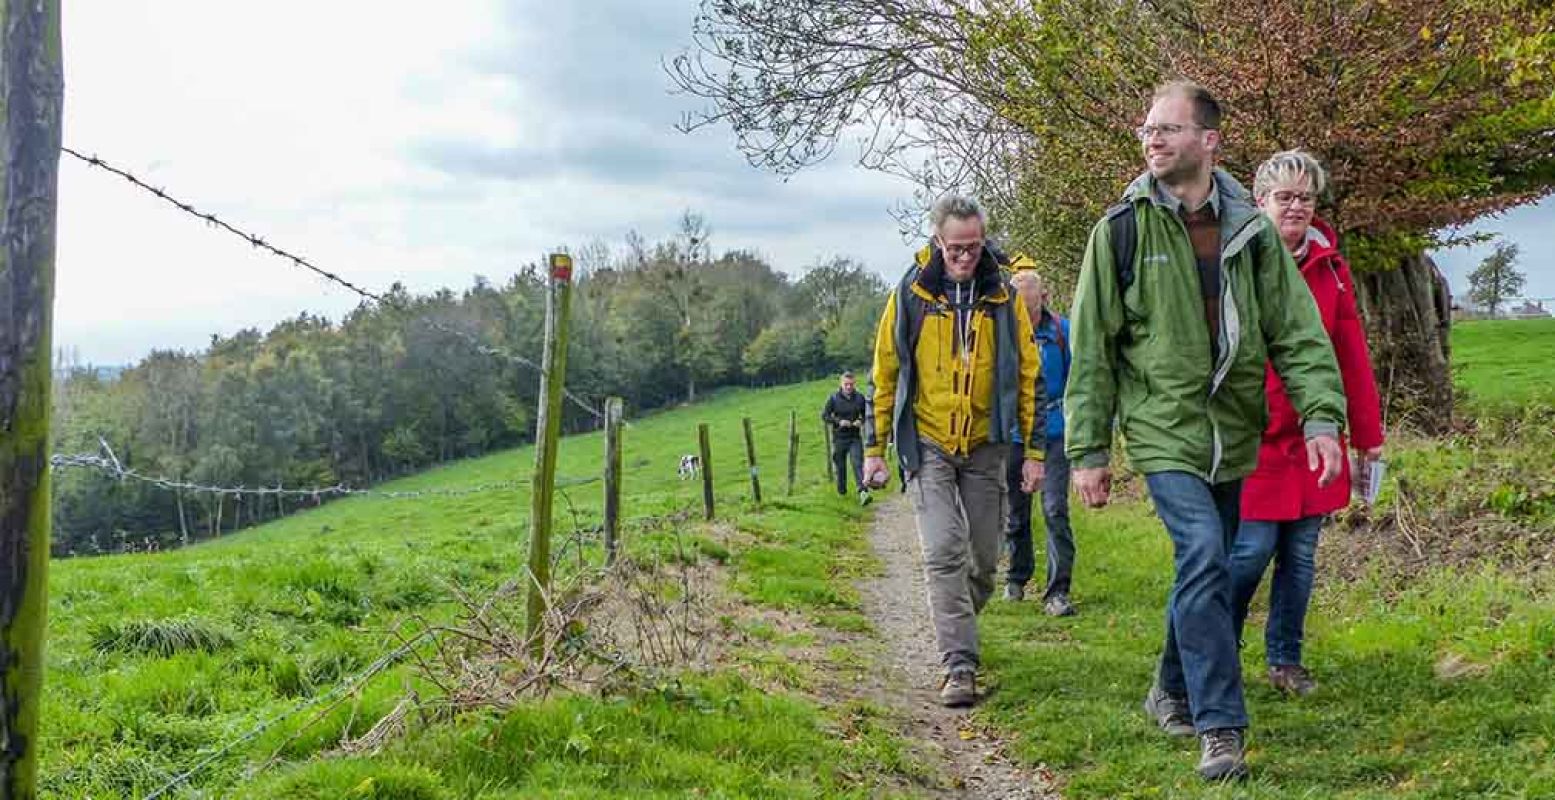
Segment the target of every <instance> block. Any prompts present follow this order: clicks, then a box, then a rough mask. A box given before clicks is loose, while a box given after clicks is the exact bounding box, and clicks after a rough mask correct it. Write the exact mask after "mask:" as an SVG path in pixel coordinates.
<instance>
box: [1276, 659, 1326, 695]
mask: <svg viewBox="0 0 1555 800" xmlns="http://www.w3.org/2000/svg"><path fill="white" fill-rule="evenodd" d="M1269 683H1270V684H1271V685H1272V686H1274V688H1275V689H1276V690H1278V691H1279V692H1280V693H1281V694H1293V695H1295V696H1297V697H1306V696H1307V695H1309V694H1312V692H1314V691H1316V690H1317V681H1314V680H1312V673H1310V672H1307V668H1306V667H1303V666H1301V665H1300V664H1276V665H1274V666H1272V667H1270V668H1269Z"/></svg>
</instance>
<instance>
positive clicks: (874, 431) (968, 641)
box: [864, 196, 1043, 707]
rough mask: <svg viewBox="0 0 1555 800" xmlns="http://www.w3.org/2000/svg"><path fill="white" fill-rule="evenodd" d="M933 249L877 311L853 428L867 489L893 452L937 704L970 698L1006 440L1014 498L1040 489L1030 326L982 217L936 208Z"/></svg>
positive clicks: (997, 530)
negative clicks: (911, 525) (903, 485)
mask: <svg viewBox="0 0 1555 800" xmlns="http://www.w3.org/2000/svg"><path fill="white" fill-rule="evenodd" d="M930 221H931V222H932V224H933V228H934V239H933V241H932V243H931V244H930V246H929V248H928V249H927V251H926V252H925V253H922V254H920V255H919V260H918V263H916V264H914V265H913V267H912V268H911V269H909V270H908V271H907V274H906V275H904V276H903V277H902V280H901V283H900V284H899V285H898V286H897V287H896V290H895V291H893V292H892V293H891V296H890V298H889V299H888V300H887V301H886V307H885V313H884V314H883V315H882V316H881V319H880V327H879V329H878V331H877V332H876V336H875V364H874V371H873V374H872V383H873V387H872V390H871V391H870V392H868V393H866V398H867V399H868V400H869V403H870V405H871V409H870V412H869V413H868V414H866V415H865V424H866V430H865V442H864V475H865V480H867V481H870V482H871V483H872V484H873V485H875V486H877V487H878V486H882V485H884V484H885V482H886V479H887V475H888V473H887V471H886V464H885V446H886V442H887V441H893V440H894V441H895V443H896V454H897V459H898V461H899V462H900V463H899V466H900V468H901V471H902V474H903V476H904V478H905V479H906V481H907V493H908V495H909V496H911V498H912V503H913V510H914V512H915V513H916V515H917V521H918V536H919V539H920V540H921V542H922V545H923V567H924V574H925V576H926V578H927V579H928V588H929V610H930V613H931V615H932V617H933V621H934V636H935V641H936V643H937V645H938V647H939V651H940V661H941V666H942V667H943V668H944V669H945V678H944V682H943V683H942V684H941V686H940V702H942V703H943V704H945V705H947V706H953V707H960V706H968V705H971V704H972V703H973V702H974V701H975V700H976V698H977V684H976V678H977V667H978V662H979V651H978V641H977V614H978V612H980V611H981V610H982V608H983V606H984V605H985V604H986V603H987V602H988V598H989V597H991V596H992V595H993V591H994V579H995V574H996V571H997V569H998V561H999V543H1000V540H1001V536H1002V533H1003V526H1004V513H1005V469H1006V466H1005V459H1006V458H1007V457H1008V455H1009V447H1008V444H1009V440H1010V438H1011V437H1010V433H1011V432H1012V431H1014V430H1016V429H1017V428H1016V426H1017V425H1018V426H1019V428H1018V429H1019V430H1020V431H1022V432H1023V433H1024V434H1025V435H1024V436H1023V441H1026V442H1035V443H1038V444H1036V446H1035V447H1028V448H1027V449H1026V451H1025V462H1024V464H1022V466H1021V475H1022V482H1021V489H1022V490H1023V491H1025V492H1027V493H1030V492H1032V491H1034V490H1035V489H1036V488H1037V486H1038V485H1039V484H1040V483H1041V481H1042V453H1043V451H1042V446H1041V444H1040V443H1041V442H1042V441H1043V436H1042V435H1041V434H1042V430H1041V429H1040V428H1034V427H1033V426H1034V425H1036V424H1037V414H1036V384H1037V375H1038V371H1039V369H1040V364H1039V363H1038V358H1039V357H1038V354H1037V349H1036V345H1035V343H1034V341H1033V338H1032V328H1031V319H1030V317H1028V316H1027V315H1026V311H1025V308H1024V306H1022V304H1021V303H1020V302H1019V300H1018V299H1017V298H1016V296H1015V293H1014V292H1013V291H1011V290H1010V288H1009V286H1008V285H1007V284H1006V282H1005V280H1004V278H1003V276H1002V275H1001V273H1000V270H999V266H1000V265H999V259H998V257H997V256H996V255H995V253H994V252H993V251H992V250H991V249H990V248H988V247H987V246H986V245H985V243H984V233H985V227H984V218H983V212H982V209H981V208H979V207H978V205H977V204H976V203H974V202H972V201H971V200H969V199H966V198H963V197H955V196H951V197H946V198H944V199H942V200H940V201H939V202H938V203H936V204H935V205H934V209H933V212H932V214H931V217H930Z"/></svg>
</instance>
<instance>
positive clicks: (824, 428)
mask: <svg viewBox="0 0 1555 800" xmlns="http://www.w3.org/2000/svg"><path fill="white" fill-rule="evenodd" d="M821 441H822V442H824V443H825V447H824V449H825V451H826V452H824V453H822V455H823V456H825V457H826V480H828V481H835V480H836V479H837V472H836V467H835V466H834V465H833V464H832V461H831V448H832V443H831V425H829V424H827V422H826V421H825V420H821Z"/></svg>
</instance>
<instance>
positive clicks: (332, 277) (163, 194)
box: [59, 145, 384, 303]
mask: <svg viewBox="0 0 1555 800" xmlns="http://www.w3.org/2000/svg"><path fill="white" fill-rule="evenodd" d="M59 149H60V151H61V152H63V153H64V154H66V155H68V156H71V157H73V158H76V159H78V160H80V161H82V162H83V163H85V164H86V165H87V166H89V167H96V168H98V169H100V170H103V171H104V172H108V173H111V174H113V175H117V176H119V177H120V178H123V179H124V180H126V181H129V183H130V184H131V185H133V186H135V187H136V188H138V189H140V190H142V191H144V192H148V193H150V194H151V195H152V196H154V197H156V198H157V199H159V200H162V201H163V202H165V203H167V204H168V205H170V206H172V207H174V208H176V209H178V210H179V211H182V212H184V213H186V214H189V215H190V216H193V217H195V218H197V219H200V220H203V221H204V222H205V223H206V224H207V225H211V226H213V227H216V228H220V229H222V230H225V231H227V232H228V233H230V234H232V235H233V236H236V237H238V238H239V239H242V240H243V241H245V242H248V243H249V244H250V245H253V246H254V247H257V248H259V249H260V250H264V251H265V252H268V253H270V254H272V255H275V256H279V257H281V258H284V259H286V260H287V261H290V262H292V263H293V264H295V265H297V266H299V267H302V268H303V269H306V270H308V271H310V272H312V273H314V274H315V275H318V276H319V277H321V278H323V279H325V280H327V281H330V282H331V283H335V284H338V285H340V286H343V287H345V288H346V289H349V290H350V291H352V292H354V293H355V294H357V295H359V296H361V297H363V298H366V299H368V300H371V301H373V302H375V303H383V302H384V296H383V295H380V294H377V293H376V292H372V291H369V290H367V289H364V288H362V287H360V286H357V285H356V284H354V283H352V282H351V281H348V280H346V279H345V278H343V277H341V276H339V275H337V274H335V273H333V272H330V271H329V270H327V269H324V268H323V267H320V266H318V265H316V264H314V263H313V262H312V261H309V260H308V259H306V258H303V257H302V256H299V255H297V254H295V253H291V252H288V251H286V250H282V249H281V248H279V247H277V246H275V245H273V244H271V243H270V242H268V241H266V240H265V239H264V238H263V237H261V236H259V235H257V234H253V233H249V232H247V231H244V230H241V229H239V228H237V227H236V226H234V225H232V224H230V223H228V222H226V221H225V220H223V219H221V218H220V217H218V216H216V215H215V214H212V213H210V212H209V211H201V210H199V209H197V208H195V207H194V206H193V205H192V204H190V203H186V202H184V201H182V200H179V199H178V198H176V197H173V196H172V195H170V194H168V193H167V191H166V190H165V189H162V188H161V187H158V186H152V185H151V184H149V183H147V182H145V181H143V180H141V179H140V178H137V177H135V175H134V174H133V173H131V172H129V171H128V170H125V169H122V168H120V167H116V166H114V165H112V164H109V163H108V162H106V161H104V160H103V159H101V158H99V157H98V156H95V155H92V156H88V155H83V154H81V153H79V152H77V151H75V150H72V149H71V148H69V147H66V146H63V145H61V146H60V148H59Z"/></svg>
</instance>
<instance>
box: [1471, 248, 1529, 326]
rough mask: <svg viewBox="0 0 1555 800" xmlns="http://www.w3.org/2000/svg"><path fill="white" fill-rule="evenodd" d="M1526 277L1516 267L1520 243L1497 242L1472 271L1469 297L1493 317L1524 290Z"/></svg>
mask: <svg viewBox="0 0 1555 800" xmlns="http://www.w3.org/2000/svg"><path fill="white" fill-rule="evenodd" d="M1525 281H1527V278H1526V277H1525V276H1524V275H1523V273H1521V272H1519V271H1518V270H1517V245H1515V244H1512V243H1510V242H1497V243H1496V251H1495V252H1494V253H1491V254H1490V255H1489V256H1486V257H1485V260H1484V261H1483V262H1481V263H1480V265H1479V266H1478V267H1475V268H1474V271H1473V272H1470V273H1469V299H1470V300H1473V301H1474V303H1475V304H1476V305H1478V306H1480V307H1482V308H1484V309H1485V310H1487V311H1489V312H1490V316H1492V317H1494V316H1496V312H1497V311H1499V310H1500V309H1501V308H1502V307H1503V306H1505V305H1506V303H1507V301H1509V300H1511V299H1512V298H1514V297H1516V296H1517V295H1518V293H1519V292H1521V291H1522V290H1523V283H1524V282H1525Z"/></svg>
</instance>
